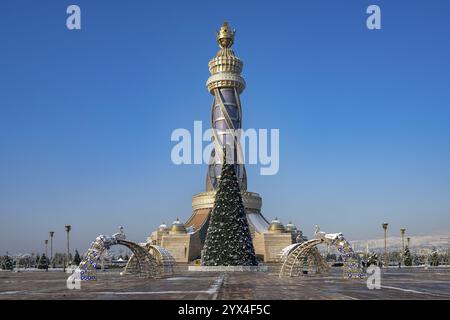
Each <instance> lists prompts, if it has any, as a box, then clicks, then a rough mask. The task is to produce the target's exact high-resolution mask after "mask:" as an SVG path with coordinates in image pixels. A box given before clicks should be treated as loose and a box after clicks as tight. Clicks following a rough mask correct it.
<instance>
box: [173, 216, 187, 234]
mask: <svg viewBox="0 0 450 320" xmlns="http://www.w3.org/2000/svg"><path fill="white" fill-rule="evenodd" d="M170 233H186V227H185V226H184V224H183V223H182V222H181V221H180V220H179V219H178V218H177V220H175V221H174V222H173V223H172V227H171V228H170Z"/></svg>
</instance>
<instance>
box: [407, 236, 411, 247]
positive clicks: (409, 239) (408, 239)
mask: <svg viewBox="0 0 450 320" xmlns="http://www.w3.org/2000/svg"><path fill="white" fill-rule="evenodd" d="M406 241H407V242H408V249H409V250H411V248H410V247H409V243H410V241H411V238H410V237H408V238H406Z"/></svg>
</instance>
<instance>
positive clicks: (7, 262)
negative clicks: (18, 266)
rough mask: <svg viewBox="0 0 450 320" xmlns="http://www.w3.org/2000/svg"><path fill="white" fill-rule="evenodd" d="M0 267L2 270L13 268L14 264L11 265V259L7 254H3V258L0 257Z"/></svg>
mask: <svg viewBox="0 0 450 320" xmlns="http://www.w3.org/2000/svg"><path fill="white" fill-rule="evenodd" d="M0 267H1V269H3V270H13V269H14V266H13V260H12V259H11V257H10V256H8V255H5V256H3V258H1V266H0Z"/></svg>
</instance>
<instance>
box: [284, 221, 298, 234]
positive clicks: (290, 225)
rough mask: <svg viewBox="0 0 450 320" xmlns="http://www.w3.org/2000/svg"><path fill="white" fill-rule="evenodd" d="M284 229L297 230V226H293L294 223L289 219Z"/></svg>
mask: <svg viewBox="0 0 450 320" xmlns="http://www.w3.org/2000/svg"><path fill="white" fill-rule="evenodd" d="M286 231H288V232H293V231H297V227H296V226H295V224H293V223H292V222H291V221H289V223H288V224H287V225H286Z"/></svg>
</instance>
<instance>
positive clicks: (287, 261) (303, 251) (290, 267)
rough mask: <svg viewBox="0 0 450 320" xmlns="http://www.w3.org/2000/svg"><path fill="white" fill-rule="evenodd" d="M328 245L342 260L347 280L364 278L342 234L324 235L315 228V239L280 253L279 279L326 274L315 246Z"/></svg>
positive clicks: (325, 264)
mask: <svg viewBox="0 0 450 320" xmlns="http://www.w3.org/2000/svg"><path fill="white" fill-rule="evenodd" d="M319 244H328V245H331V246H334V247H335V248H336V249H337V250H338V252H339V253H340V255H341V257H342V260H343V273H344V276H346V277H348V278H364V277H365V276H366V274H365V272H364V270H363V268H362V266H361V264H360V262H359V259H358V257H357V256H356V254H355V253H354V251H353V249H352V247H351V245H350V243H349V242H348V241H347V240H346V239H345V238H344V235H343V234H342V233H334V234H326V233H325V232H321V231H320V229H319V227H318V226H316V232H315V239H312V240H309V241H306V242H302V243H295V244H292V245H290V246H288V247H286V248H284V249H283V250H282V251H281V261H282V263H283V264H282V266H281V270H280V274H279V276H280V277H296V276H300V275H302V274H303V271H304V270H305V268H306V270H308V271H311V270H312V271H315V272H317V273H323V272H327V271H328V270H329V267H328V265H327V263H326V261H325V260H324V259H323V257H322V256H321V254H320V253H319V251H318V250H317V246H318V245H319Z"/></svg>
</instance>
